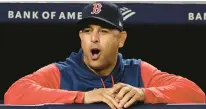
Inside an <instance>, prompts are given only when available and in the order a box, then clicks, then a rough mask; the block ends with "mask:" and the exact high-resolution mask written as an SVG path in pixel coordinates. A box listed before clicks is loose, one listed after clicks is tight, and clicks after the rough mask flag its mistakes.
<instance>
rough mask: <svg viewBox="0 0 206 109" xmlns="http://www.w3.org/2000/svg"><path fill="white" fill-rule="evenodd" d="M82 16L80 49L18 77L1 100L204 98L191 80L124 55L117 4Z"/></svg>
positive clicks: (114, 103)
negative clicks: (65, 57) (124, 57)
mask: <svg viewBox="0 0 206 109" xmlns="http://www.w3.org/2000/svg"><path fill="white" fill-rule="evenodd" d="M82 17H83V19H82V20H80V21H79V22H78V23H77V26H78V28H79V37H80V39H81V48H82V49H80V50H79V52H78V53H72V54H71V55H70V56H69V57H68V58H67V59H66V60H65V61H63V62H57V63H52V64H50V65H47V66H45V67H43V68H41V69H39V70H37V71H36V72H34V73H33V74H29V75H27V76H25V77H22V78H21V79H19V80H18V81H16V82H15V83H14V84H13V85H12V86H11V87H10V88H9V89H8V91H7V92H6V93H5V96H4V99H5V100H4V102H5V104H40V103H85V104H89V103H96V102H104V103H106V104H108V105H109V106H110V107H111V108H112V109H115V108H127V107H129V106H131V105H132V104H134V103H137V102H144V103H204V102H205V94H204V92H203V91H202V90H201V89H200V88H199V87H198V86H197V85H196V84H195V83H193V82H192V81H190V80H188V79H186V78H183V77H181V76H176V75H173V74H169V73H166V72H161V71H160V70H158V69H157V68H155V67H154V66H152V65H150V64H149V63H146V62H145V61H142V60H140V59H123V57H122V55H121V54H120V53H118V50H119V48H121V47H123V46H124V43H125V40H126V38H127V33H126V31H124V30H123V18H122V15H121V12H120V10H119V8H118V7H117V6H116V5H115V4H112V3H108V2H95V3H93V4H89V5H87V6H86V7H85V8H84V9H83V15H82Z"/></svg>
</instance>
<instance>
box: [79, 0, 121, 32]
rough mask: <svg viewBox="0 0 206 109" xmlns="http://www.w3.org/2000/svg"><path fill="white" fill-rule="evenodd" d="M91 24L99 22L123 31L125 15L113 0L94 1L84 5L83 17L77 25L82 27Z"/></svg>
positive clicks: (101, 24)
mask: <svg viewBox="0 0 206 109" xmlns="http://www.w3.org/2000/svg"><path fill="white" fill-rule="evenodd" d="M89 24H99V25H100V26H106V27H109V28H116V29H118V30H120V31H123V17H122V13H121V12H120V9H119V7H118V6H117V5H115V4H113V3H111V2H103V1H101V2H94V3H91V4H89V5H87V6H85V7H84V9H83V11H82V19H81V20H79V21H78V22H77V26H78V27H79V28H81V29H82V27H84V26H88V25H89Z"/></svg>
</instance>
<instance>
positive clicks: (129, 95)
mask: <svg viewBox="0 0 206 109" xmlns="http://www.w3.org/2000/svg"><path fill="white" fill-rule="evenodd" d="M137 101H144V92H143V90H142V89H140V88H137V87H133V86H131V85H128V84H124V83H117V84H115V85H114V86H113V87H112V88H100V89H95V90H92V91H88V92H85V96H84V103H85V104H90V103H97V102H104V103H106V104H108V105H109V106H110V108H111V109H122V108H128V107H129V106H131V105H132V104H133V103H135V102H137Z"/></svg>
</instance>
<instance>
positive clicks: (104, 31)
mask: <svg viewBox="0 0 206 109" xmlns="http://www.w3.org/2000/svg"><path fill="white" fill-rule="evenodd" d="M101 32H102V33H109V31H108V30H104V29H102V30H101Z"/></svg>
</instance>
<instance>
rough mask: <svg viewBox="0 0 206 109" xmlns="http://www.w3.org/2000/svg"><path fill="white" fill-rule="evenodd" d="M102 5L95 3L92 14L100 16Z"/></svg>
mask: <svg viewBox="0 0 206 109" xmlns="http://www.w3.org/2000/svg"><path fill="white" fill-rule="evenodd" d="M101 8H102V5H101V4H100V3H94V4H93V11H92V12H91V14H99V13H100V11H101Z"/></svg>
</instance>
